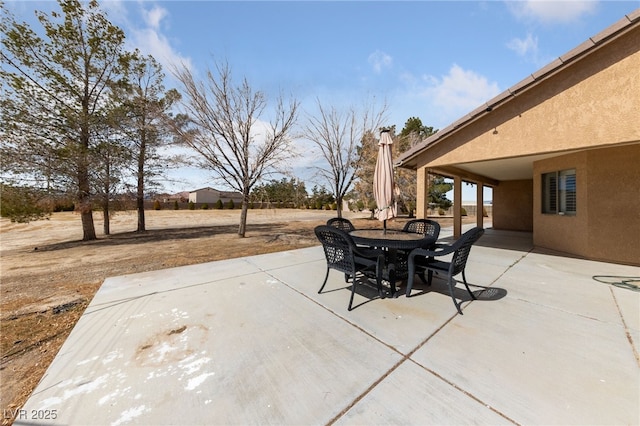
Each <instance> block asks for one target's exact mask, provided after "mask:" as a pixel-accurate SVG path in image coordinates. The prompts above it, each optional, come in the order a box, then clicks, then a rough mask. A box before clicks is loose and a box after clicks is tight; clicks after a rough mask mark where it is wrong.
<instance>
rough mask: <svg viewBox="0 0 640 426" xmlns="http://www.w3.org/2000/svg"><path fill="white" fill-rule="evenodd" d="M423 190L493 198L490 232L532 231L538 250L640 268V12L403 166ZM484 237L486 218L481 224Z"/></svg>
mask: <svg viewBox="0 0 640 426" xmlns="http://www.w3.org/2000/svg"><path fill="white" fill-rule="evenodd" d="M396 166H399V167H405V168H410V169H414V170H417V209H416V210H417V211H416V213H417V216H418V217H426V212H427V209H428V197H427V190H428V181H429V179H430V177H431V176H434V175H439V176H445V177H449V178H452V179H453V181H454V219H455V220H454V235H456V236H459V235H460V233H461V229H462V227H461V214H460V206H461V204H462V203H461V196H462V195H461V193H462V191H461V185H462V182H463V181H464V182H471V183H475V184H477V200H476V202H477V206H478V208H480V207H481V206H482V203H483V187H485V186H489V187H492V188H493V218H492V221H493V227H494V228H495V229H503V230H516V231H527V232H532V234H533V242H534V245H535V246H537V247H542V248H548V249H552V250H556V251H560V252H564V253H569V254H573V255H577V256H581V257H584V258H588V259H593V260H602V261H607V262H614V263H623V264H632V265H640V9H638V10H636V11H634V12H632V13H630V14H629V15H627V16H625V17H624V18H623V19H621V20H620V21H618V22H617V23H615V24H614V25H612V26H611V27H609V28H607V29H606V30H604V31H602V32H601V33H599V34H597V35H595V36H594V37H591V38H590V39H588V40H586V41H585V42H584V43H582V44H581V45H579V46H577V47H576V48H575V49H573V50H571V51H569V52H567V53H566V54H564V55H562V56H561V57H559V58H558V59H556V60H555V61H553V62H552V63H550V64H548V65H547V66H545V67H543V68H542V69H540V70H538V71H537V72H535V73H533V74H532V75H530V76H528V77H527V78H525V79H524V80H522V81H521V82H520V83H518V84H516V85H514V86H513V87H511V88H509V89H508V90H506V91H504V92H503V93H501V94H499V95H498V96H496V97H495V98H493V99H491V100H490V101H488V102H487V103H486V104H484V105H482V106H481V107H479V108H477V109H476V110H474V111H472V112H471V113H469V114H468V115H466V116H464V117H462V118H460V119H459V120H457V121H456V122H454V123H453V124H451V125H449V126H447V127H446V128H444V129H442V130H441V131H439V132H438V133H436V134H434V135H432V136H431V137H429V138H428V139H426V140H425V141H423V142H422V143H420V144H418V145H416V146H415V147H413V148H412V149H410V150H409V151H407V152H405V153H404V154H403V155H401V156H400V157H399V158H398V160H397V163H396ZM477 218H478V219H477V220H478V225H479V226H482V223H483V218H482V215H477Z"/></svg>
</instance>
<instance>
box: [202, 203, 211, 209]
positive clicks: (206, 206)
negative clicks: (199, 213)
mask: <svg viewBox="0 0 640 426" xmlns="http://www.w3.org/2000/svg"><path fill="white" fill-rule="evenodd" d="M200 208H201V209H202V210H209V203H204V204H203V205H202V207H200Z"/></svg>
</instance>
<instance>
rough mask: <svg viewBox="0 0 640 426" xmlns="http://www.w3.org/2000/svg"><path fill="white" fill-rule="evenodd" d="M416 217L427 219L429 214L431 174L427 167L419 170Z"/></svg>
mask: <svg viewBox="0 0 640 426" xmlns="http://www.w3.org/2000/svg"><path fill="white" fill-rule="evenodd" d="M416 185H417V188H416V217H417V218H420V219H426V218H427V215H428V214H429V211H428V208H429V173H428V172H427V168H426V167H421V168H419V169H418V170H417V176H416Z"/></svg>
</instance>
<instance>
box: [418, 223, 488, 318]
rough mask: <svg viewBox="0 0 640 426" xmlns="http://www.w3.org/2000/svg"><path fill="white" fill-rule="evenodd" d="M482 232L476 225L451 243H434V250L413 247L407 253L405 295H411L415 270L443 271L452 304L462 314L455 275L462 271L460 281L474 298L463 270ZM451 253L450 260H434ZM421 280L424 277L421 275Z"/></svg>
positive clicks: (473, 297)
mask: <svg viewBox="0 0 640 426" xmlns="http://www.w3.org/2000/svg"><path fill="white" fill-rule="evenodd" d="M483 234H484V229H482V228H479V227H476V228H473V229H470V230H468V231H467V232H465V233H464V234H462V236H461V237H460V238H458V239H457V240H456V241H455V242H454V243H453V244H451V245H447V244H436V247H435V249H434V250H425V249H420V248H418V249H415V250H412V251H411V253H410V254H409V278H408V280H407V293H406V294H407V297H410V296H411V288H412V287H413V280H414V277H415V275H416V272H417V271H420V272H421V273H422V274H424V272H425V271H429V272H436V273H438V272H443V273H446V274H447V285H448V286H449V293H450V294H451V298H452V299H453V303H454V305H456V308H457V309H458V312H459V313H460V314H461V315H462V310H461V309H460V304H459V303H458V301H457V300H456V297H455V294H454V287H455V285H456V282H457V281H456V280H455V278H454V277H455V276H456V275H458V274H460V273H462V281H463V282H464V285H465V287H466V288H467V291H468V292H469V295H470V296H471V298H472V299H474V300H475V299H476V296H475V295H474V294H473V292H472V291H471V289H470V288H469V285H468V284H467V277H466V276H465V273H464V270H465V267H466V266H467V259H468V258H469V253H470V252H471V246H473V244H474V243H475V242H476V241H478V239H479V238H480V237H481V236H482V235H483ZM452 253H453V257H452V258H451V261H450V262H445V261H441V260H436V258H437V257H442V256H446V255H449V254H452ZM420 278H422V280H423V281H424V278H423V277H422V276H421V277H420ZM431 279H432V275H431V273H430V274H429V278H428V280H427V281H426V284H427V285H431Z"/></svg>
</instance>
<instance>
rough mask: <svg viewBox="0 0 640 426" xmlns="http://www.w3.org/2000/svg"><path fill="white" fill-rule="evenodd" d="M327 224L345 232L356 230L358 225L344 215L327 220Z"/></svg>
mask: <svg viewBox="0 0 640 426" xmlns="http://www.w3.org/2000/svg"><path fill="white" fill-rule="evenodd" d="M327 226H333V227H334V228H338V229H342V230H343V231H344V232H351V231H355V230H356V227H355V226H353V223H351V221H350V220H349V219H345V218H343V217H334V218H331V219H329V220H328V221H327Z"/></svg>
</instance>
